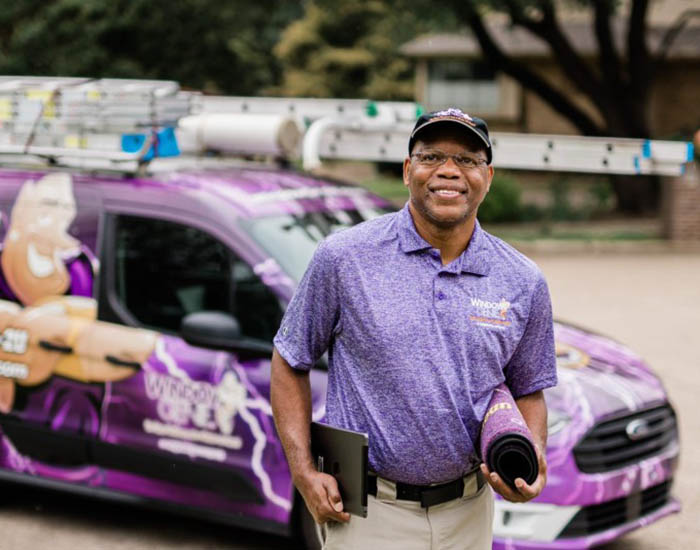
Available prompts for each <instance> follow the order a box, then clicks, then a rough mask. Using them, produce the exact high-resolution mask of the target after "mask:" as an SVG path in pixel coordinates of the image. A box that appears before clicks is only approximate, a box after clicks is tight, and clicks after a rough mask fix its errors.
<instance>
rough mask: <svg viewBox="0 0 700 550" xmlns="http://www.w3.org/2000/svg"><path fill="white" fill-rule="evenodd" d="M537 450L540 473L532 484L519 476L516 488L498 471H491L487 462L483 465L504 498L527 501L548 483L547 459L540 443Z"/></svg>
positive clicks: (484, 471)
mask: <svg viewBox="0 0 700 550" xmlns="http://www.w3.org/2000/svg"><path fill="white" fill-rule="evenodd" d="M535 452H536V453H537V462H538V464H539V473H538V474H537V479H535V481H533V482H532V484H531V485H528V484H527V483H525V480H524V479H523V478H521V477H519V478H516V480H515V487H516V489H515V490H514V489H513V488H511V486H510V485H508V484H507V483H506V482H505V481H503V480H502V479H501V477H500V476H499V475H498V474H497V473H496V472H490V471H489V469H488V467H487V466H486V464H482V465H481V471H482V472H483V474H484V477H485V478H486V481H488V483H489V485H491V487H492V488H493V490H494V491H496V492H497V493H498V494H499V495H501V496H502V497H503V498H504V499H506V500H508V501H510V502H527V501H528V500H532V499H533V498H535V497H536V496H537V495H539V494H540V493H541V492H542V489H544V486H545V484H546V483H547V460H546V459H545V457H544V454H543V453H542V451H540V447H539V445H535Z"/></svg>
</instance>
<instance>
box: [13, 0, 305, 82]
mask: <svg viewBox="0 0 700 550" xmlns="http://www.w3.org/2000/svg"><path fill="white" fill-rule="evenodd" d="M299 15H301V6H300V5H299V4H298V3H297V2H276V1H275V0H257V1H256V2H247V1H243V0H227V1H226V0H13V2H9V3H7V5H5V6H3V10H2V11H1V12H0V73H2V74H27V75H62V76H90V77H124V78H162V79H175V80H178V81H180V83H181V84H182V85H184V86H188V87H192V88H199V89H202V88H203V89H206V90H209V91H213V92H226V93H237V94H255V93H257V92H258V91H259V90H260V89H261V88H264V87H266V86H270V85H272V84H274V83H275V82H277V81H278V79H279V75H280V73H281V68H280V66H279V64H278V63H277V62H276V59H275V58H274V57H273V56H272V54H271V51H272V48H273V46H274V45H275V43H276V42H277V40H278V38H279V34H280V32H281V30H282V29H283V28H284V27H286V26H287V24H288V23H289V21H291V20H293V19H294V18H296V17H298V16H299Z"/></svg>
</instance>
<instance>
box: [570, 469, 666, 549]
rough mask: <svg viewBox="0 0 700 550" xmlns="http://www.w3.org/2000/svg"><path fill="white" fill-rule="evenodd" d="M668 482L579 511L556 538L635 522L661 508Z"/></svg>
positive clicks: (663, 503)
mask: <svg viewBox="0 0 700 550" xmlns="http://www.w3.org/2000/svg"><path fill="white" fill-rule="evenodd" d="M671 483H672V482H671V480H667V481H664V482H663V483H660V484H659V485H655V486H653V487H649V488H648V489H646V490H644V491H642V492H641V493H633V494H631V495H629V496H627V497H623V498H618V499H616V500H611V501H609V502H603V503H602V504H594V505H592V506H585V507H584V508H581V510H579V511H578V512H577V513H576V515H575V516H574V517H573V518H572V519H571V521H570V522H569V524H568V525H567V526H566V527H565V528H564V530H563V531H562V532H561V534H560V535H559V537H558V538H572V537H583V536H586V535H591V534H593V533H599V532H600V531H606V530H608V529H612V528H614V527H618V526H620V525H622V524H624V523H627V522H630V521H634V520H637V519H639V518H641V517H644V516H646V515H647V514H650V513H652V512H653V511H654V510H658V509H659V508H661V507H662V506H664V505H665V504H666V503H667V502H668V501H669V498H670V495H671Z"/></svg>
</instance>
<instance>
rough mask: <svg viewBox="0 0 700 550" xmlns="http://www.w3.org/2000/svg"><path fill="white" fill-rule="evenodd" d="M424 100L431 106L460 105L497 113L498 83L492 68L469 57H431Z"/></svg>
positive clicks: (471, 109)
mask: <svg viewBox="0 0 700 550" xmlns="http://www.w3.org/2000/svg"><path fill="white" fill-rule="evenodd" d="M426 103H427V105H428V107H429V108H430V109H431V110H433V109H441V108H444V107H460V108H461V109H463V110H465V111H467V112H472V113H475V114H489V113H491V114H493V113H498V111H499V107H500V105H501V97H500V86H499V83H498V80H497V78H496V71H495V69H494V68H493V67H492V66H491V65H489V64H488V63H484V62H482V61H478V60H470V59H431V60H429V63H428V86H427V97H426Z"/></svg>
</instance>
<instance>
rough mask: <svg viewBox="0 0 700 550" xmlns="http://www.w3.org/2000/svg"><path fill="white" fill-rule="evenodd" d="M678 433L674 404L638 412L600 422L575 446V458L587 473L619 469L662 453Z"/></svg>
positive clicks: (580, 468)
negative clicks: (629, 433) (672, 406)
mask: <svg viewBox="0 0 700 550" xmlns="http://www.w3.org/2000/svg"><path fill="white" fill-rule="evenodd" d="M635 427H636V428H637V430H636V433H632V435H628V432H635V430H634V428H635ZM677 433H678V432H677V426H676V415H675V413H674V412H673V409H672V408H671V406H670V405H664V406H662V407H656V408H653V409H648V410H645V411H640V412H636V413H634V414H631V415H628V416H624V417H622V418H614V419H612V420H606V421H605V422H601V423H599V424H596V425H595V426H594V427H593V429H592V430H591V431H589V432H588V434H587V435H586V436H585V437H584V438H583V439H582V440H581V441H580V442H579V443H578V444H577V445H576V447H574V459H575V460H576V465H577V466H578V468H579V470H581V471H582V472H584V473H596V472H607V471H609V470H615V469H617V468H622V467H623V466H626V465H627V464H632V463H634V462H638V461H640V460H642V459H644V458H647V457H650V456H653V455H655V454H658V453H659V452H661V451H662V450H663V449H664V448H665V447H666V446H667V445H668V444H669V443H671V441H673V440H674V439H675V438H677Z"/></svg>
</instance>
